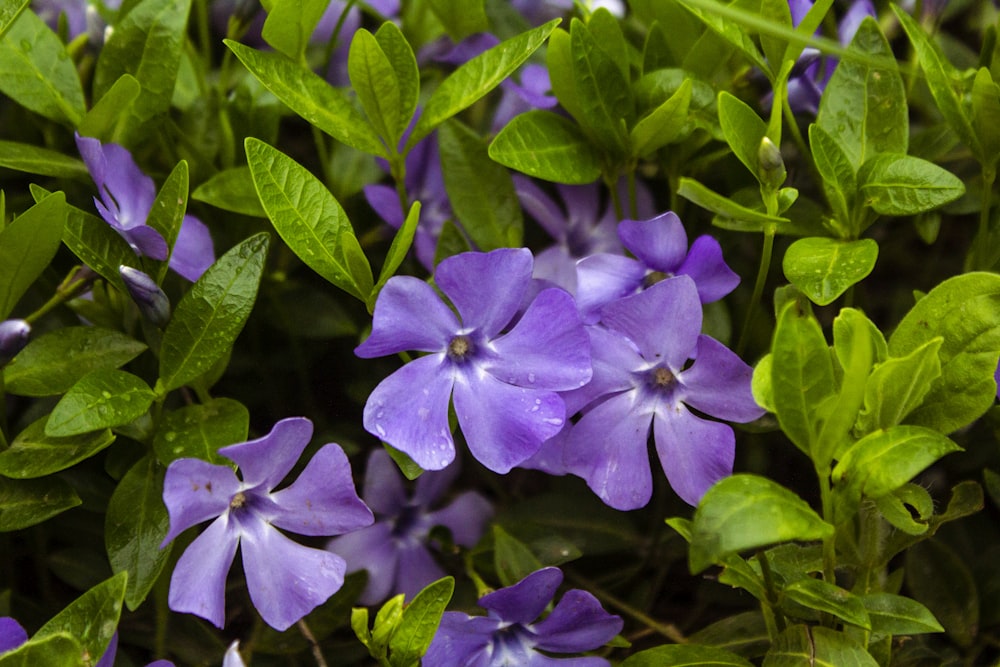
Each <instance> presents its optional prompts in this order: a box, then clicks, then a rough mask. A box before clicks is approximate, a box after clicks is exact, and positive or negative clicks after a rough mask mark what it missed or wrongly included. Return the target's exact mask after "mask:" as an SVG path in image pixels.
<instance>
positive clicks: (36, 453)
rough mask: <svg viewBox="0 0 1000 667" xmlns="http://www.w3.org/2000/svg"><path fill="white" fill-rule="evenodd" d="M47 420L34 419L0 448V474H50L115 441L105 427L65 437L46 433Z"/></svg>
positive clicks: (28, 476)
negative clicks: (0, 449) (7, 446)
mask: <svg viewBox="0 0 1000 667" xmlns="http://www.w3.org/2000/svg"><path fill="white" fill-rule="evenodd" d="M47 421H48V416H47V415H46V416H45V417H42V418H41V419H38V420H36V421H35V422H33V423H32V424H30V425H29V426H28V427H27V428H25V429H24V430H23V431H21V432H20V433H18V434H17V436H16V437H15V438H14V440H13V441H12V442H11V443H10V447H9V448H8V449H5V450H4V451H2V452H0V475H5V476H7V477H11V478H14V479H30V478H36V477H43V476H45V475H50V474H52V473H54V472H59V471H60V470H65V469H66V468H69V467H70V466H73V465H76V464H77V463H79V462H80V461H83V460H85V459H88V458H90V457H91V456H93V455H94V454H97V453H98V452H100V451H101V450H103V449H105V448H106V447H108V445H110V444H111V443H112V442H114V441H115V436H114V435H113V434H112V433H111V431H109V430H108V429H103V430H98V431H94V432H92V433H83V434H80V435H72V436H66V437H58V436H50V435H46V433H45V423H46V422H47Z"/></svg>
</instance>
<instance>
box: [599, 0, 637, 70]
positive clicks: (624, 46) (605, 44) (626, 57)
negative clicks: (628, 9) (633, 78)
mask: <svg viewBox="0 0 1000 667" xmlns="http://www.w3.org/2000/svg"><path fill="white" fill-rule="evenodd" d="M587 30H588V31H589V32H590V34H591V36H592V37H593V38H594V39H595V40H596V42H597V44H599V45H600V47H601V50H602V51H604V53H605V54H607V56H608V57H609V58H610V59H611V62H613V63H614V64H615V66H616V67H618V71H619V72H621V74H622V78H624V79H625V81H628V80H629V78H630V69H631V68H630V62H629V61H630V54H631V52H632V51H634V47H632V45H631V44H629V43H628V42H626V41H625V34H624V33H623V32H622V26H621V22H620V21H619V19H618V18H617V17H615V15H614V14H612V13H611V12H610V11H608V9H607V8H606V7H597V8H596V9H595V10H594V11H593V13H592V14H591V15H590V16H589V17H587Z"/></svg>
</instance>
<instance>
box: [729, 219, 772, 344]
mask: <svg viewBox="0 0 1000 667" xmlns="http://www.w3.org/2000/svg"><path fill="white" fill-rule="evenodd" d="M774 234H775V229H774V225H768V227H767V229H765V230H764V247H763V248H761V251H760V265H759V266H758V268H757V280H756V281H755V282H754V286H753V295H752V296H751V297H750V304H749V305H748V306H747V314H746V316H745V317H744V318H743V330H742V331H741V332H740V340H739V344H737V346H736V354H739V355H742V354H743V352H744V350H745V349H746V346H747V341H748V339H749V335H750V326H751V325H752V324H753V319H754V314H755V313H756V312H757V306H758V305H760V300H761V297H762V296H763V295H764V285H765V284H766V283H767V274H768V272H769V270H770V268H771V253H772V252H773V251H774Z"/></svg>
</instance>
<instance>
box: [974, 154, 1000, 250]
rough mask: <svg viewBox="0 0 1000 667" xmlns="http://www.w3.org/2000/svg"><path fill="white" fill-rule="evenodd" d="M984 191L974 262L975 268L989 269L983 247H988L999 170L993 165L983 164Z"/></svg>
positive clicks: (980, 207)
mask: <svg viewBox="0 0 1000 667" xmlns="http://www.w3.org/2000/svg"><path fill="white" fill-rule="evenodd" d="M982 173H983V192H982V195H981V197H982V198H981V200H980V204H979V233H978V234H977V235H976V247H975V255H974V259H975V261H974V262H973V266H972V268H973V269H982V270H985V269H988V268H989V267H988V266H986V261H985V260H986V256H985V255H986V253H985V252H983V248H985V247H987V245H988V242H987V238H988V234H989V232H990V205H991V204H992V202H993V184H994V182H996V177H997V172H996V169H994V168H993V167H989V166H986V165H983V170H982Z"/></svg>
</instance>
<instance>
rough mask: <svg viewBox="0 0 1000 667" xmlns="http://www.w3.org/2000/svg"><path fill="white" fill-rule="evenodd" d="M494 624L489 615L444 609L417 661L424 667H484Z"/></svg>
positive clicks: (486, 663) (487, 662) (494, 628)
mask: <svg viewBox="0 0 1000 667" xmlns="http://www.w3.org/2000/svg"><path fill="white" fill-rule="evenodd" d="M498 626H499V623H498V622H497V621H496V620H495V619H492V618H484V617H482V616H469V615H468V614H463V613H461V612H458V611H446V612H445V613H444V614H443V615H442V616H441V623H440V625H438V629H437V633H435V635H434V639H433V640H432V641H431V645H430V646H429V647H428V648H427V653H426V654H424V657H423V659H422V660H421V664H422V665H424V667H455V666H457V665H462V667H470V666H478V665H484V666H485V667H488V666H489V664H490V663H489V654H488V653H487V650H486V649H487V647H488V646H489V645H490V642H491V641H492V640H493V633H494V632H495V631H496V630H497V629H498Z"/></svg>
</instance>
